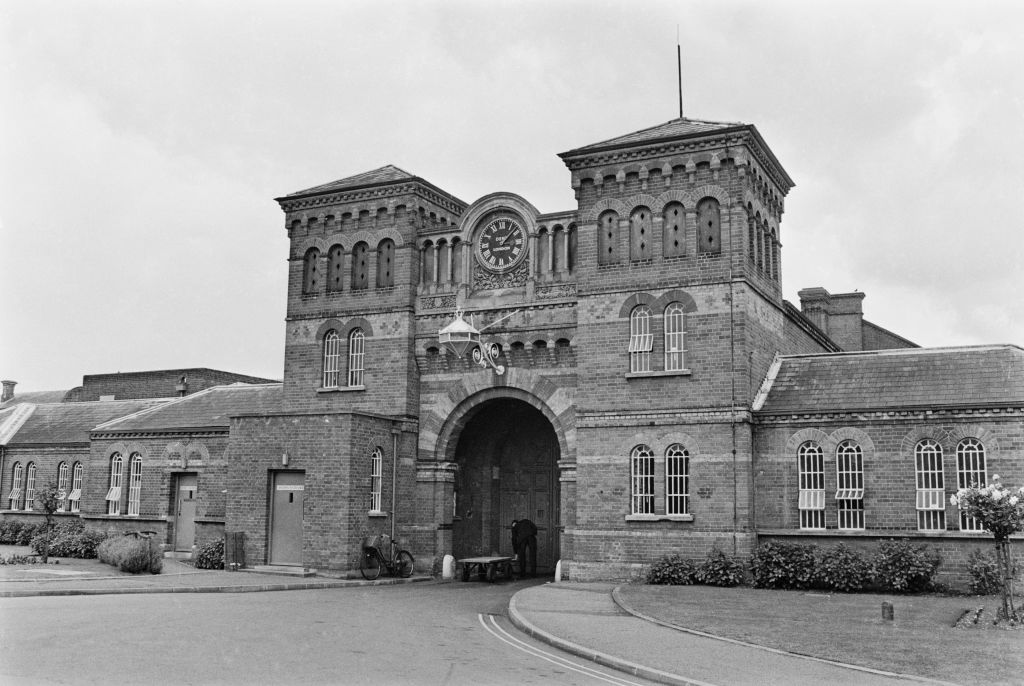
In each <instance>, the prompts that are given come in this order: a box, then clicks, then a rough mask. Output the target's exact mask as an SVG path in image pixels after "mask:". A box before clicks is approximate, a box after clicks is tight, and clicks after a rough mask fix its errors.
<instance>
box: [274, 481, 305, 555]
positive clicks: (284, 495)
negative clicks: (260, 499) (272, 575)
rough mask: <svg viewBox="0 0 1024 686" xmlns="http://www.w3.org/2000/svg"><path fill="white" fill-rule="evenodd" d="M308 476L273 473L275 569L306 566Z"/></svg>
mask: <svg viewBox="0 0 1024 686" xmlns="http://www.w3.org/2000/svg"><path fill="white" fill-rule="evenodd" d="M305 492H306V473H305V472H273V473H271V500H270V555H269V560H268V562H269V563H270V564H272V565H296V566H298V565H301V564H302V505H303V500H304V499H305Z"/></svg>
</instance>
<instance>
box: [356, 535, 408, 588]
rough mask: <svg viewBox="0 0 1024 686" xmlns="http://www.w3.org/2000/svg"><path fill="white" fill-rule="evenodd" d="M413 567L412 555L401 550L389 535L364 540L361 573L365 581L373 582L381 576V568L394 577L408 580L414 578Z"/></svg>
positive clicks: (360, 560)
mask: <svg viewBox="0 0 1024 686" xmlns="http://www.w3.org/2000/svg"><path fill="white" fill-rule="evenodd" d="M384 551H387V553H385V552H384ZM412 566H413V558H412V553H410V552H409V551H408V550H403V549H401V548H399V547H398V544H397V543H395V541H394V540H393V539H392V538H391V537H390V536H388V535H387V534H378V535H376V536H366V537H364V538H363V550H362V553H361V554H360V556H359V572H360V574H362V575H363V578H364V579H367V580H369V581H373V580H374V579H376V578H377V577H378V576H380V570H381V568H384V569H386V570H387V572H388V574H391V575H392V576H398V577H402V578H403V579H404V578H408V577H410V576H412Z"/></svg>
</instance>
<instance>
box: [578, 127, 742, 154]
mask: <svg viewBox="0 0 1024 686" xmlns="http://www.w3.org/2000/svg"><path fill="white" fill-rule="evenodd" d="M738 126H746V124H743V123H740V122H716V121H703V120H700V119H686V118H682V117H681V118H679V119H672V120H671V121H667V122H665V123H664V124H658V125H657V126H652V127H650V128H646V129H640V130H639V131H634V132H633V133H627V134H626V135H624V136H618V137H616V138H610V139H609V140H606V141H601V142H600V143H592V144H590V145H585V146H583V147H582V148H576V149H575V150H570V151H569V152H563V153H562V156H563V157H564V156H566V155H574V154H576V153H585V152H591V151H594V150H601V149H604V148H614V147H621V146H627V145H635V144H640V143H647V142H650V141H658V140H665V139H669V138H680V137H684V136H693V135H699V134H702V133H710V132H712V131H720V130H722V129H732V128H736V127H738Z"/></svg>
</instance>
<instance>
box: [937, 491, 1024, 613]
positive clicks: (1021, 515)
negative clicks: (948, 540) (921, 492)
mask: <svg viewBox="0 0 1024 686" xmlns="http://www.w3.org/2000/svg"><path fill="white" fill-rule="evenodd" d="M949 502H951V503H952V504H953V505H957V506H959V507H960V509H961V510H963V511H964V512H965V513H966V514H967V515H968V516H970V517H974V518H975V519H977V520H978V522H980V523H981V526H982V527H984V529H985V531H988V532H990V533H991V534H992V535H993V536H994V537H995V539H996V560H997V565H998V567H999V574H1000V576H1001V577H1002V583H1001V585H1000V586H1001V589H1000V591H1001V595H1002V600H1003V603H1002V607H1001V608H1000V610H999V614H1000V615H1001V616H1002V618H1004V619H1008V620H1021V619H1024V617H1019V616H1018V615H1017V610H1016V608H1015V607H1014V604H1013V568H1012V563H1011V556H1010V536H1011V535H1012V534H1015V533H1017V532H1018V531H1021V530H1024V486H1022V487H1020V488H1019V489H1017V490H1016V491H1013V490H1011V489H1009V488H1007V487H1006V486H1004V485H1003V484H1002V482H1000V481H999V475H998V474H996V475H994V476H993V477H992V483H990V484H988V485H986V486H981V485H980V484H975V485H974V486H972V487H970V488H961V489H960V490H959V491H957V492H956V495H954V496H950V498H949Z"/></svg>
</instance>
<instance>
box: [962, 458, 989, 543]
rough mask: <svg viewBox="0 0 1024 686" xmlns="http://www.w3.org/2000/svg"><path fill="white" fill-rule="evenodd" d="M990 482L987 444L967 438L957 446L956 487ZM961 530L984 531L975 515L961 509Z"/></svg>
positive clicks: (969, 486) (981, 484)
mask: <svg viewBox="0 0 1024 686" xmlns="http://www.w3.org/2000/svg"><path fill="white" fill-rule="evenodd" d="M987 483H988V472H987V470H986V467H985V446H984V445H982V443H981V441H979V440H978V439H977V438H965V439H964V440H962V441H960V443H959V444H957V446H956V487H957V488H958V489H959V488H971V487H972V486H985V485H986V484H987ZM960 530H961V531H984V530H985V527H983V526H982V525H981V522H979V521H978V520H977V519H975V518H974V517H968V516H967V514H966V513H965V512H964V511H963V510H961V511H960Z"/></svg>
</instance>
